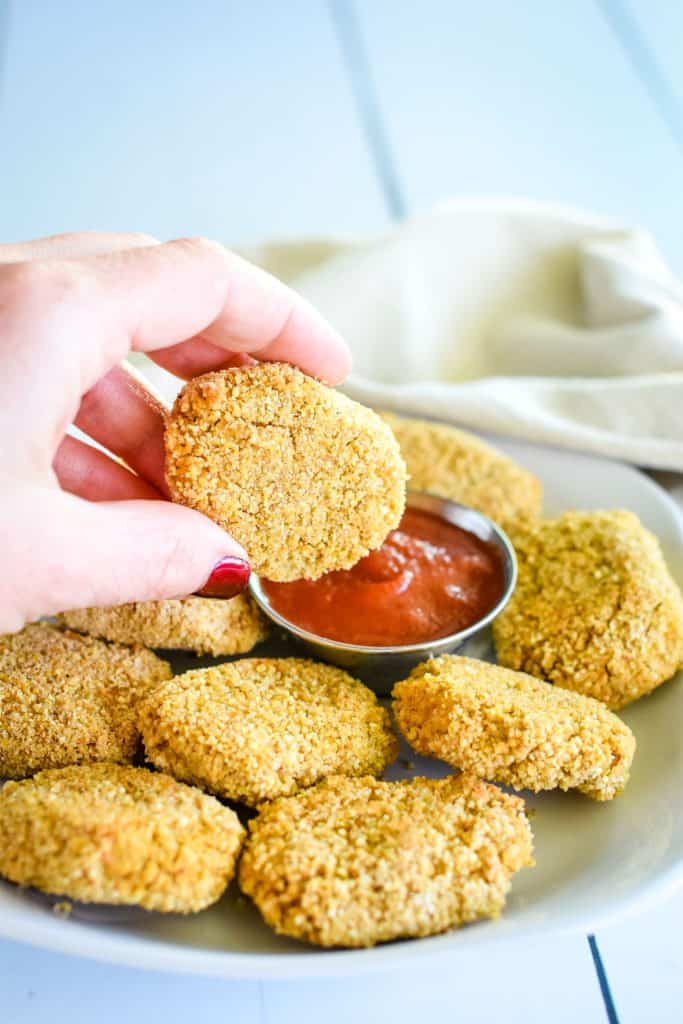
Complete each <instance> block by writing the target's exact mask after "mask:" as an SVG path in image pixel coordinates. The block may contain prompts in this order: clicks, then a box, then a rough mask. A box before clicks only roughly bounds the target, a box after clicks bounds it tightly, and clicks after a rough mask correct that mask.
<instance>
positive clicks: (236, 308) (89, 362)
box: [0, 239, 350, 387]
mask: <svg viewBox="0 0 683 1024" xmlns="http://www.w3.org/2000/svg"><path fill="white" fill-rule="evenodd" d="M0 291H1V293H2V294H1V295H0V298H1V299H2V302H3V324H2V327H3V335H4V336H5V338H7V339H9V342H8V344H7V345H6V346H5V347H6V348H7V350H8V355H9V356H10V357H11V358H10V364H11V363H12V362H14V363H15V364H16V362H20V363H21V364H22V369H23V362H24V361H25V355H26V353H28V354H29V355H30V356H37V355H38V354H40V355H41V356H42V358H43V360H44V361H45V362H47V363H49V364H52V365H51V366H50V369H52V367H53V366H54V364H55V362H58V366H59V367H64V366H65V365H66V366H67V367H68V365H69V364H71V363H73V360H74V354H75V350H77V352H78V356H79V360H78V362H79V366H78V369H79V370H80V371H81V372H80V374H79V378H80V381H81V385H82V384H83V383H85V385H86V386H87V387H91V386H92V385H93V384H94V383H95V381H96V380H97V379H98V378H99V377H100V376H102V375H103V373H104V372H106V370H108V369H110V368H111V366H113V365H114V364H116V363H118V362H120V361H121V360H122V359H123V358H125V356H126V354H127V352H128V351H129V349H137V350H139V351H146V352H152V351H158V350H159V349H164V348H168V347H171V346H174V345H178V344H179V343H180V342H183V341H187V340H188V339H190V338H194V337H196V336H198V335H201V336H202V337H203V338H204V339H205V340H207V341H209V342H211V343H213V344H214V345H217V346H218V347H219V348H224V349H226V351H228V352H231V353H232V352H247V353H249V354H251V355H255V356H256V357H257V358H264V359H278V360H280V359H281V360H285V361H288V362H292V363H294V364H296V365H297V366H299V367H300V368H301V369H303V370H304V371H306V372H308V373H311V374H313V375H314V376H318V377H321V378H322V379H324V380H327V381H329V382H330V383H337V382H338V381H339V380H340V379H341V378H342V377H343V376H344V374H345V373H346V371H347V370H348V367H349V359H350V357H349V352H348V349H347V347H346V345H345V344H344V342H343V341H342V340H341V338H340V337H339V335H338V334H337V332H336V331H334V330H333V328H332V327H331V326H330V325H329V324H327V323H326V321H325V320H324V319H323V318H322V317H321V316H320V315H319V314H318V313H316V312H315V310H313V309H312V307H310V306H309V305H308V303H306V302H305V301H304V300H303V299H302V298H301V297H300V296H298V295H297V294H296V293H295V292H293V291H292V290H291V289H289V288H288V287H287V286H286V285H284V284H283V283H282V282H280V281H278V280H276V279H275V278H273V277H271V276H270V275H269V274H266V273H265V272H264V271H262V270H260V269H259V268H257V267H255V266H253V265H251V264H249V263H247V262H246V261H245V260H242V259H241V258H240V257H238V256H236V255H235V254H234V253H230V252H228V251H227V250H226V249H225V248H224V247H223V246H221V245H219V244H218V243H215V242H207V241H205V240H202V239H194V240H193V239H190V240H182V239H181V240H179V241H176V242H168V243H166V244H163V245H156V246H149V247H142V248H138V249H126V250H123V251H120V252H109V253H107V254H106V255H101V256H95V257H92V258H89V259H83V260H36V261H33V262H27V263H18V264H17V263H14V264H10V265H5V266H3V267H2V268H0ZM18 348H19V349H20V351H18ZM67 356H68V360H67ZM12 357H13V358H12ZM65 360H66V363H65ZM55 368H56V367H55Z"/></svg>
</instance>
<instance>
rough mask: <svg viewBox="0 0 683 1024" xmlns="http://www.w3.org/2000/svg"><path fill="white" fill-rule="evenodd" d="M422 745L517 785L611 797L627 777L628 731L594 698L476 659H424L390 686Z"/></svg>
mask: <svg viewBox="0 0 683 1024" xmlns="http://www.w3.org/2000/svg"><path fill="white" fill-rule="evenodd" d="M393 697H394V714H395V716H396V724H397V725H398V727H399V729H400V730H401V732H402V733H403V735H404V736H405V738H406V739H407V740H408V742H409V743H410V745H411V746H412V747H413V749H414V750H416V751H417V753H418V754H426V755H427V756H428V757H439V758H441V759H442V760H443V761H447V762H448V763H449V764H451V765H453V767H455V768H462V769H464V770H465V771H469V772H475V773H476V774H477V775H480V776H482V777H483V778H485V779H490V780H492V781H494V782H502V783H503V784H504V785H507V786H512V787H513V788H514V789H531V790H533V791H534V792H535V793H538V792H539V791H540V790H542V789H558V788H559V789H579V790H581V792H582V793H585V794H586V795H587V796H590V797H592V798H593V799H594V800H611V799H612V797H614V796H617V795H618V794H619V793H620V792H621V790H622V789H623V788H624V786H625V785H626V783H627V781H628V775H629V769H630V767H631V762H632V760H633V754H634V752H635V749H636V741H635V737H634V735H633V733H632V732H631V730H630V729H629V728H628V726H627V725H625V724H624V723H623V722H622V721H621V720H620V719H619V718H617V716H616V715H614V714H612V712H611V711H608V709H607V708H606V707H605V705H604V704H602V703H600V701H597V700H593V698H592V697H584V696H583V695H582V694H580V693H572V692H570V691H569V690H563V689H561V688H560V687H559V686H557V687H556V686H550V685H549V684H548V683H544V682H542V681H541V680H540V679H534V678H533V677H532V676H527V675H525V674H524V673H522V672H512V671H511V670H510V669H507V668H500V667H499V666H498V665H490V664H488V663H487V662H485V661H476V660H475V659H474V658H461V657H458V656H457V655H452V654H451V655H449V654H447V655H444V656H443V657H441V658H434V659H432V660H430V661H426V662H423V663H422V664H421V665H418V666H417V667H416V668H415V669H413V671H412V672H411V674H410V676H409V677H408V678H407V679H404V680H403V681H402V682H400V683H397V684H396V686H395V687H394V690H393Z"/></svg>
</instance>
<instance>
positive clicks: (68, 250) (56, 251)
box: [0, 231, 159, 263]
mask: <svg viewBox="0 0 683 1024" xmlns="http://www.w3.org/2000/svg"><path fill="white" fill-rule="evenodd" d="M158 244H159V241H158V239H156V238H154V237H153V236H152V235H145V234H143V233H142V232H140V231H127V232H113V231H74V232H68V233H67V234H62V235H49V236H47V237H46V238H35V239H33V240H32V241H30V242H10V243H7V244H5V245H0V263H19V262H21V261H23V260H73V259H83V258H84V257H87V256H99V255H101V254H102V253H107V252H117V251H119V250H121V249H141V248H144V247H145V246H149V245H158Z"/></svg>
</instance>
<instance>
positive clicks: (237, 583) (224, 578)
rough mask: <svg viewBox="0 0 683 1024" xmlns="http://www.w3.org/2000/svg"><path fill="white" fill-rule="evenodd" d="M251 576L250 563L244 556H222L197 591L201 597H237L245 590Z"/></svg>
mask: <svg viewBox="0 0 683 1024" xmlns="http://www.w3.org/2000/svg"><path fill="white" fill-rule="evenodd" d="M250 576H251V569H250V568H249V563H248V562H245V561H244V559H243V558H234V557H233V558H221V560H220V562H216V564H215V565H214V567H213V569H212V570H211V575H210V576H209V578H208V580H207V581H206V583H205V584H204V586H203V587H202V589H201V590H198V591H197V593H198V594H199V595H200V597H235V595H236V594H239V593H240V591H242V590H244V588H245V587H246V585H247V583H248V582H249V577H250Z"/></svg>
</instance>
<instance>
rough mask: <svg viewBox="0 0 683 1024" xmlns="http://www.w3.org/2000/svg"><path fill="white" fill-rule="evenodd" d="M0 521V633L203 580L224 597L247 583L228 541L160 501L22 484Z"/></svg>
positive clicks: (202, 520) (159, 595)
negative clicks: (3, 553)
mask: <svg viewBox="0 0 683 1024" xmlns="http://www.w3.org/2000/svg"><path fill="white" fill-rule="evenodd" d="M0 520H1V521H0V528H1V529H2V535H3V537H6V538H8V548H7V559H6V562H5V564H4V565H3V573H2V574H0V632H2V633H5V632H13V631H15V630H17V629H20V628H21V627H22V626H23V625H24V624H25V623H26V622H31V621H34V620H35V619H37V618H40V617H41V616H42V615H52V614H55V613H56V612H59V611H65V610H66V609H69V608H82V607H86V606H101V605H114V604H124V603H127V602H129V601H154V600H161V599H164V598H177V597H184V596H185V595H187V594H191V593H194V592H196V591H198V590H200V589H201V588H203V587H204V586H205V585H206V584H207V582H209V581H211V583H212V586H213V588H214V591H213V592H214V593H216V592H218V593H219V594H220V596H224V597H227V596H233V595H234V594H235V593H237V592H239V590H241V589H243V587H244V586H245V585H246V583H247V581H248V578H249V566H248V563H247V560H246V555H245V552H244V550H243V549H242V548H241V547H240V545H239V544H237V542H236V541H234V540H233V539H232V538H231V537H230V536H229V535H228V534H226V533H225V532H224V531H223V530H221V529H220V527H218V526H216V524H215V523H213V522H212V521H211V520H210V519H207V518H206V517H205V516H203V515H201V513H199V512H195V511H194V510H192V509H188V508H185V507H183V506H182V505H174V504H172V503H171V502H168V501H117V502H102V503H99V504H96V503H93V502H89V501H83V500H82V499H81V498H76V497H74V496H73V495H70V494H65V493H64V492H63V491H59V490H58V489H57V488H48V487H37V488H33V487H30V486H27V487H25V488H21V489H20V490H17V491H15V492H13V493H12V494H11V495H7V496H6V498H5V499H4V500H3V503H2V506H0ZM216 587H218V591H216Z"/></svg>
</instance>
